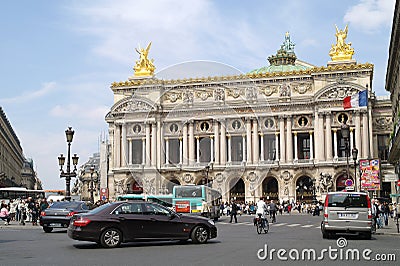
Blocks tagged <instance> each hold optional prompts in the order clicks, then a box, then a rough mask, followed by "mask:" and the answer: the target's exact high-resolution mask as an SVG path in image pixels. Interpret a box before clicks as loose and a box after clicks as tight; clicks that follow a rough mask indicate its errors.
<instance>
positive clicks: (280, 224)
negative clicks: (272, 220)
mask: <svg viewBox="0 0 400 266" xmlns="http://www.w3.org/2000/svg"><path fill="white" fill-rule="evenodd" d="M287 224H288V223H279V224H273V225H274V226H282V225H287Z"/></svg>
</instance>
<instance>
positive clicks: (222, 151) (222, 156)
mask: <svg viewBox="0 0 400 266" xmlns="http://www.w3.org/2000/svg"><path fill="white" fill-rule="evenodd" d="M220 144H221V149H220V151H219V152H220V153H219V155H220V162H221V164H222V165H224V164H226V128H225V121H224V120H223V121H221V143H220ZM228 146H229V150H230V148H231V146H230V144H229V145H228Z"/></svg>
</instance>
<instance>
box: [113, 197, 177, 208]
mask: <svg viewBox="0 0 400 266" xmlns="http://www.w3.org/2000/svg"><path fill="white" fill-rule="evenodd" d="M117 200H143V201H151V202H156V203H158V204H160V205H163V206H165V207H168V208H170V209H172V194H162V195H144V194H125V195H120V196H118V197H117Z"/></svg>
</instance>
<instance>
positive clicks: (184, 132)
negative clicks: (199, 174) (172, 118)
mask: <svg viewBox="0 0 400 266" xmlns="http://www.w3.org/2000/svg"><path fill="white" fill-rule="evenodd" d="M182 141H183V143H182V157H183V162H182V163H183V165H188V164H189V160H188V158H189V156H188V125H187V123H185V124H184V125H183V129H182Z"/></svg>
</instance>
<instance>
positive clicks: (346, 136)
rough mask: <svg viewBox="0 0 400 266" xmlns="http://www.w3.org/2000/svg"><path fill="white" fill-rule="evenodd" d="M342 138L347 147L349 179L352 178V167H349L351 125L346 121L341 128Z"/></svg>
mask: <svg viewBox="0 0 400 266" xmlns="http://www.w3.org/2000/svg"><path fill="white" fill-rule="evenodd" d="M340 129H341V133H342V137H343V139H344V145H345V154H346V161H347V179H349V178H350V165H349V153H350V148H349V146H350V145H349V138H350V127H349V125H347V124H346V121H344V122H343V124H342V126H341V127H340Z"/></svg>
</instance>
